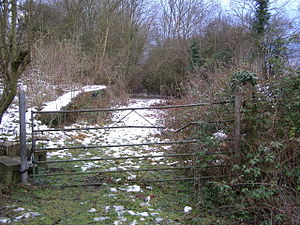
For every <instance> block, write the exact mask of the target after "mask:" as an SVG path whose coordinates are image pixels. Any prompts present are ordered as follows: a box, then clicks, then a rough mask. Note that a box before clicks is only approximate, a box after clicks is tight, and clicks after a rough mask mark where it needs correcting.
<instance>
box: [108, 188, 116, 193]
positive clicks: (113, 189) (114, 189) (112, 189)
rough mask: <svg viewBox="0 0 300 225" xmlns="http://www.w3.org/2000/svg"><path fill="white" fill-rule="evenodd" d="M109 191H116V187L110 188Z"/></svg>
mask: <svg viewBox="0 0 300 225" xmlns="http://www.w3.org/2000/svg"><path fill="white" fill-rule="evenodd" d="M110 191H111V192H118V190H117V188H111V189H110Z"/></svg>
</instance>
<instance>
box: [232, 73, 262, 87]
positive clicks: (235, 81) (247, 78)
mask: <svg viewBox="0 0 300 225" xmlns="http://www.w3.org/2000/svg"><path fill="white" fill-rule="evenodd" d="M247 83H250V84H252V85H256V84H257V75H256V73H253V72H249V71H245V70H244V71H238V72H235V73H234V74H233V76H232V79H231V87H232V90H233V91H235V90H236V89H237V88H238V87H240V86H242V85H245V84H247Z"/></svg>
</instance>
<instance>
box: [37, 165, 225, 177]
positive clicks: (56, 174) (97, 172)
mask: <svg viewBox="0 0 300 225" xmlns="http://www.w3.org/2000/svg"><path fill="white" fill-rule="evenodd" d="M222 166H229V165H205V167H203V166H182V167H160V168H147V169H124V170H102V171H101V170H100V171H89V172H69V173H43V174H36V175H35V176H36V177H45V176H70V175H90V174H106V173H127V172H150V171H165V170H186V169H204V168H206V167H222Z"/></svg>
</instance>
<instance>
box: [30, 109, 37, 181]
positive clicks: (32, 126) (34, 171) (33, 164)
mask: <svg viewBox="0 0 300 225" xmlns="http://www.w3.org/2000/svg"><path fill="white" fill-rule="evenodd" d="M34 152H35V138H34V116H33V111H32V110H31V154H32V155H31V157H32V158H33V160H32V175H33V181H35V174H36V169H35V167H36V165H35V160H34Z"/></svg>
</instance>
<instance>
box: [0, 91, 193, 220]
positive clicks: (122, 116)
mask: <svg viewBox="0 0 300 225" xmlns="http://www.w3.org/2000/svg"><path fill="white" fill-rule="evenodd" d="M103 88H105V87H104V86H89V87H84V88H82V90H80V91H76V92H69V93H66V94H64V95H62V96H61V97H59V98H58V99H57V100H56V101H53V102H49V103H47V104H46V106H45V107H44V108H43V109H42V110H46V111H52V110H59V109H61V107H63V106H66V105H67V104H68V103H69V102H70V101H71V100H72V99H73V98H74V97H75V96H76V95H78V94H79V93H80V92H81V91H93V90H99V89H103ZM163 101H164V100H162V99H130V100H129V102H128V105H127V106H126V107H129V108H140V107H149V106H152V105H154V104H158V103H162V102H163ZM30 110H32V109H29V110H28V112H27V115H26V116H27V120H28V126H29V124H30V123H29V119H30V116H29V115H30ZM162 115H163V112H162V111H161V110H153V109H146V110H134V111H115V112H114V113H113V114H112V119H111V121H112V122H111V124H107V125H105V126H107V127H118V126H163V120H162ZM17 120H18V108H17V107H16V106H12V107H11V108H10V110H9V111H8V113H7V114H6V115H5V121H6V122H5V123H4V124H6V125H7V124H9V127H11V128H13V129H14V131H16V132H18V124H17V123H16V121H17ZM82 126H86V123H84V122H82V123H79V124H73V125H71V126H68V127H65V128H72V127H82ZM95 126H97V125H96V124H95ZM9 127H8V128H9ZM89 127H90V125H89ZM2 128H4V129H6V130H5V131H6V132H10V131H11V130H9V129H8V128H7V127H6V126H4V127H2ZM28 128H29V127H28ZM36 129H47V127H46V126H45V125H41V124H40V123H38V124H37V128H36ZM160 132H161V131H160V130H159V129H153V128H151V129H149V128H130V129H129V128H116V129H108V130H96V129H95V130H77V131H68V132H62V131H57V132H44V133H43V135H44V136H45V137H46V138H47V139H48V140H49V141H48V142H46V143H44V147H45V148H47V147H62V146H67V145H69V144H72V145H76V146H81V145H83V146H91V145H92V146H103V145H122V144H141V143H146V142H161V141H167V140H161V139H160V138H159V135H158V134H160ZM8 139H10V138H8ZM169 149H170V146H160V147H159V148H155V147H152V146H139V147H134V146H127V147H113V148H96V149H83V150H82V149H80V150H79V151H69V150H68V149H64V150H59V151H53V152H48V153H47V158H48V159H50V160H51V159H53V160H56V159H70V158H73V159H87V158H99V157H122V156H142V155H155V156H162V157H157V158H153V159H147V162H145V161H144V160H143V159H141V160H133V159H127V160H122V161H121V162H118V163H117V164H116V163H115V162H113V161H91V162H80V161H79V162H76V163H73V169H71V170H75V171H78V170H79V171H83V172H84V171H90V170H91V171H92V170H93V169H95V168H98V170H99V169H100V170H110V171H115V170H123V169H137V168H145V167H144V166H145V163H147V164H150V165H158V166H159V165H173V164H174V162H169V161H168V160H167V159H166V158H164V157H163V152H166V151H168V150H169ZM69 169H70V167H69ZM122 179H124V180H123V181H124V182H125V183H124V185H119V186H116V187H109V186H108V185H107V184H105V183H103V185H104V186H103V187H105V186H106V185H107V187H108V190H109V191H108V192H109V193H108V194H106V195H107V197H109V198H112V199H118V198H119V197H120V196H122V195H123V194H124V193H128V194H129V195H131V194H132V195H134V194H135V193H136V194H135V195H136V196H138V195H139V193H148V192H149V191H151V190H153V188H152V187H151V186H140V185H132V184H129V183H126V182H128V181H132V180H135V179H138V178H137V175H136V174H134V173H133V172H128V173H126V175H125V177H124V176H123V177H122V178H118V179H116V180H115V181H116V182H118V181H121V180H122ZM120 198H122V197H120ZM134 198H135V197H134V196H132V201H133V202H135V201H136V200H135V199H134ZM151 199H152V197H151V196H150V195H149V196H145V198H144V202H142V203H141V204H140V207H139V208H136V209H133V208H132V207H130V206H127V205H115V204H111V205H103V206H102V207H103V208H104V209H105V212H106V213H107V214H104V215H99V214H97V212H98V210H97V209H96V208H90V209H89V210H88V211H87V213H88V214H91V215H95V216H94V218H93V221H92V222H100V221H104V222H105V221H111V217H110V215H111V213H116V214H117V215H118V216H117V220H115V221H114V222H113V223H112V224H140V223H143V221H147V220H148V221H149V220H150V221H153V222H154V223H155V224H160V223H164V222H166V223H172V221H170V220H169V219H166V218H164V216H163V215H162V209H160V208H155V207H154V205H153V204H152V200H151ZM80 204H83V205H84V204H85V202H82V203H80ZM108 204H109V203H108ZM191 210H192V208H191V207H190V206H186V207H184V208H182V212H184V213H188V212H189V211H191ZM27 211H29V213H27V214H26V213H25V214H22V215H20V216H18V217H16V218H14V219H11V218H0V223H10V222H13V221H18V220H20V219H23V218H30V217H31V218H35V219H37V220H38V219H39V217H40V214H37V213H31V211H30V210H27ZM132 218H135V219H132ZM173 222H174V221H173ZM175 224H176V223H175Z"/></svg>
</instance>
